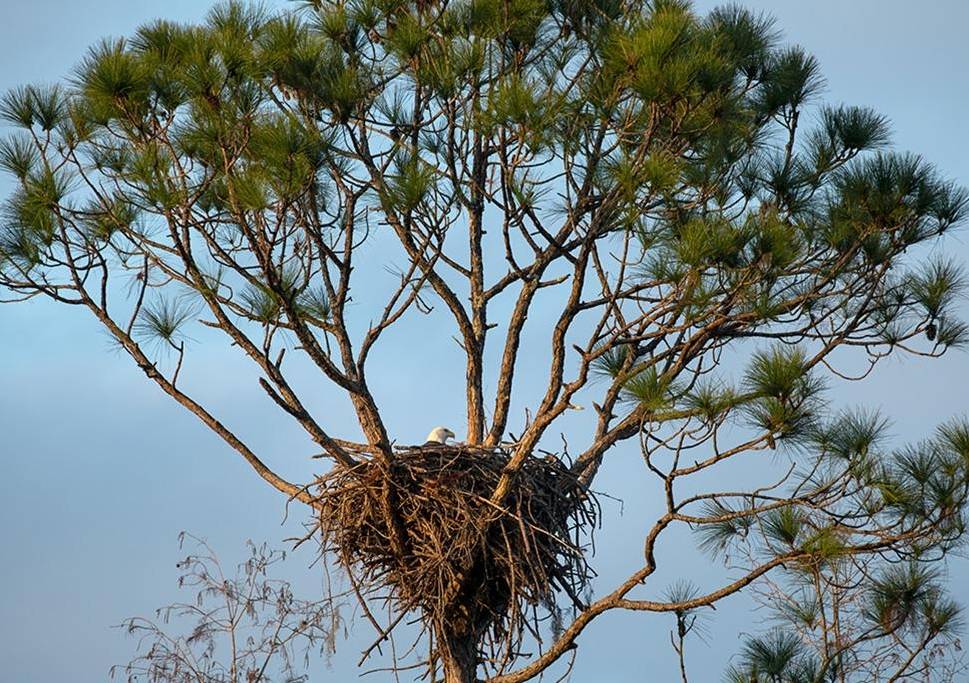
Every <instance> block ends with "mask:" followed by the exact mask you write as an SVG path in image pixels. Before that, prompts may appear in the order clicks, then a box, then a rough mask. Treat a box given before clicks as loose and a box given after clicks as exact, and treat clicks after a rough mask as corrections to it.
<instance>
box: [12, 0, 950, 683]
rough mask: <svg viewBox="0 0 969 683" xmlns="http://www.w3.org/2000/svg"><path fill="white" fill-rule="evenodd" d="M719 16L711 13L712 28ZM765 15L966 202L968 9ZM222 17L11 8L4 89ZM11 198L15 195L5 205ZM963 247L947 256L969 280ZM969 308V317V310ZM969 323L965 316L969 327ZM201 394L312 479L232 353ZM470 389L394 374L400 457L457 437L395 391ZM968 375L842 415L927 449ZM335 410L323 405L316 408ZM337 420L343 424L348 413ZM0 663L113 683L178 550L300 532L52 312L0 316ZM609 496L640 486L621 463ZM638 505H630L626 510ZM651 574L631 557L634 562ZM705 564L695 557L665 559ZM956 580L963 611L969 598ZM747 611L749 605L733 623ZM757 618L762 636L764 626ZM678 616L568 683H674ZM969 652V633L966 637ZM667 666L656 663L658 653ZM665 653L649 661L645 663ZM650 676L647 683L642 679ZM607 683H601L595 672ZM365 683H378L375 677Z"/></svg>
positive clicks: (906, 387) (386, 387)
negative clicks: (184, 536)
mask: <svg viewBox="0 0 969 683" xmlns="http://www.w3.org/2000/svg"><path fill="white" fill-rule="evenodd" d="M715 4H716V3H713V2H706V1H703V2H698V3H697V7H698V8H699V9H701V10H705V9H709V8H710V7H713V6H714V5H715ZM743 4H746V5H748V6H752V7H757V8H763V9H766V10H769V11H770V12H771V13H772V14H773V15H774V16H775V17H776V18H777V20H778V25H779V27H780V28H782V29H783V30H784V31H785V33H786V36H787V39H788V40H789V41H791V42H796V43H799V44H801V45H803V46H804V47H806V48H807V49H808V50H809V51H811V52H812V53H814V54H815V55H816V56H817V57H818V59H819V60H820V62H821V65H822V67H823V72H824V74H825V76H826V78H827V82H828V87H827V92H826V94H825V98H826V99H827V100H828V101H830V102H845V103H850V104H859V105H867V106H871V107H874V108H875V109H876V110H878V111H880V112H881V113H883V114H885V115H886V116H888V117H889V119H891V121H892V123H893V128H894V132H895V135H894V140H895V145H896V147H898V148H900V149H903V150H910V151H914V152H918V153H920V154H922V155H924V156H925V157H926V158H927V159H928V160H930V161H932V162H934V163H936V164H937V165H938V167H939V168H940V169H942V170H943V171H944V172H945V173H946V174H947V175H949V176H950V177H953V178H956V179H957V180H959V181H960V182H962V183H964V184H967V185H969V116H967V115H966V112H967V111H969V41H967V40H966V39H965V35H964V31H965V27H966V26H969V3H967V2H965V1H964V0H933V1H931V2H926V3H922V4H920V5H919V6H918V7H916V6H915V5H914V4H913V3H911V2H903V1H901V0H851V1H850V2H845V0H841V1H838V0H815V1H813V2H803V1H795V0H780V1H775V2H770V3H768V2H764V1H762V0H761V1H758V2H746V3H743ZM206 9H207V4H206V3H199V2H189V1H188V0H170V1H169V2H167V3H157V2H147V1H143V0H127V1H122V0H101V1H99V2H98V3H82V2H68V1H67V0H35V1H34V2H31V3H12V2H5V3H4V6H3V10H2V13H0V15H2V19H0V90H6V89H8V88H10V87H12V86H15V85H17V84H20V83H24V82H38V81H39V82H51V81H56V80H58V79H59V78H61V77H62V76H64V75H66V74H68V73H69V72H70V70H71V68H72V67H73V65H74V64H75V63H76V62H77V60H78V58H79V57H80V56H81V55H82V53H83V51H84V50H85V48H86V47H87V46H88V45H90V44H91V43H93V42H95V41H96V40H97V39H99V38H100V37H102V36H105V35H123V34H126V33H129V32H130V31H131V30H132V29H133V28H135V27H136V26H137V25H138V24H139V23H141V22H143V21H145V20H147V19H150V18H154V17H157V16H164V17H165V18H171V19H178V20H190V19H195V18H198V17H200V16H201V15H202V14H204V12H205V10H206ZM8 188H9V182H8V180H7V179H6V178H3V179H0V191H2V192H3V193H5V192H6V190H7V189H8ZM967 239H969V232H966V231H965V229H964V230H963V231H962V232H961V233H957V234H954V235H952V236H950V237H947V238H946V240H945V242H944V243H943V244H942V245H941V246H940V247H938V249H942V250H945V251H946V252H947V253H950V254H951V255H953V256H955V257H956V258H957V259H959V260H960V261H962V262H964V263H969V247H967ZM964 310H965V309H964ZM965 312H966V313H969V310H966V311H965ZM193 362H194V363H195V366H194V368H193V370H194V374H193V382H194V383H195V385H196V386H197V387H199V389H200V390H201V391H204V393H205V395H206V396H207V398H208V399H209V401H210V402H212V403H213V404H214V405H217V406H218V410H219V414H220V416H223V417H224V418H225V419H226V420H227V421H229V422H234V423H239V424H245V425H247V426H248V431H247V437H248V438H249V440H250V441H251V442H252V444H253V445H254V446H255V447H256V450H257V452H260V453H262V454H264V455H265V457H266V459H267V460H269V461H270V462H271V463H273V465H274V466H276V467H277V468H278V469H279V470H281V471H282V472H283V473H284V474H285V475H287V476H290V477H292V478H294V479H300V478H303V479H305V478H306V476H308V475H309V474H310V472H311V469H310V465H308V464H307V462H308V461H307V459H306V456H307V455H308V454H309V452H308V451H307V450H306V447H305V444H304V443H303V442H302V440H300V439H299V438H297V437H296V435H294V434H292V433H291V432H287V431H285V430H283V429H277V428H276V427H277V426H279V425H281V424H283V423H282V422H280V421H278V419H276V418H267V417H265V411H264V408H265V405H266V404H265V403H264V401H263V399H261V398H260V397H259V395H258V393H257V392H256V391H254V390H253V386H252V377H251V375H250V374H248V373H247V372H246V371H245V369H244V368H243V365H242V363H241V361H239V359H238V358H236V357H235V356H234V355H232V354H230V353H225V352H224V349H223V348H221V347H214V346H213V347H212V348H205V349H203V350H202V351H201V352H200V356H198V357H197V360H196V361H193ZM453 369H454V366H449V365H447V364H444V365H443V366H442V365H441V364H440V363H435V359H434V358H433V357H432V356H430V355H428V354H421V353H415V354H414V355H413V357H412V358H411V360H410V362H409V363H408V364H406V366H399V364H398V365H397V366H395V365H393V364H390V363H385V370H386V373H385V374H384V376H383V378H382V379H381V380H380V387H379V391H381V392H383V394H384V396H386V397H388V401H387V402H388V404H389V405H390V406H391V407H390V410H389V416H388V417H389V420H388V421H389V423H390V424H391V427H392V429H394V430H395V435H396V436H398V437H399V438H400V439H401V440H402V441H408V440H418V439H420V438H421V437H423V435H424V433H426V431H427V428H428V427H430V426H433V424H436V423H438V422H447V421H448V420H450V423H451V424H460V422H461V418H460V415H459V414H458V413H456V412H455V408H454V407H453V406H454V401H450V400H448V397H447V396H446V395H444V394H443V393H441V394H435V392H433V391H430V392H428V396H427V397H426V400H424V401H422V402H421V403H420V404H418V403H415V402H413V401H406V400H400V401H397V402H394V401H393V400H392V399H393V398H394V394H395V392H401V391H403V390H405V389H407V388H408V387H410V386H412V385H414V384H415V383H423V384H422V386H427V385H428V383H430V385H431V386H433V385H434V382H435V381H437V380H441V381H443V378H444V376H445V375H447V374H448V373H451V371H452V370H453ZM967 380H969V357H967V355H966V354H952V355H950V356H948V357H946V358H944V359H942V360H939V361H934V362H926V361H919V360H914V359H907V360H897V359H890V360H889V361H888V362H887V363H885V364H884V365H883V366H881V367H880V368H879V369H878V370H877V371H876V373H875V374H874V376H873V377H872V378H871V380H870V381H868V382H865V383H863V384H858V385H851V386H847V387H844V388H843V389H842V388H840V387H839V392H840V393H839V394H838V395H837V397H836V400H837V401H839V402H844V403H861V404H865V405H868V406H872V407H881V408H883V409H884V411H885V412H886V414H888V415H889V416H891V417H892V418H893V419H894V429H893V434H894V435H895V436H896V437H897V438H898V440H899V441H905V440H914V439H918V438H921V437H923V436H926V435H927V434H928V433H929V432H930V430H931V429H932V427H933V426H934V425H935V424H937V423H939V422H941V421H943V420H945V419H946V418H948V417H949V416H952V415H957V414H965V413H966V412H967V406H969V398H967V397H969V393H967V392H966V388H965V385H966V383H967ZM313 400H314V402H315V403H316V405H317V406H318V407H319V408H321V409H327V408H328V406H329V404H328V398H327V396H325V395H320V396H315V397H314V398H313ZM332 410H333V411H334V413H333V414H334V415H336V416H339V415H340V414H341V413H340V412H339V411H340V410H342V409H341V408H340V407H337V406H334V407H333V408H332ZM0 467H2V469H0V529H2V531H3V534H4V547H3V557H4V559H3V561H2V562H0V661H2V662H3V671H4V672H3V674H2V678H3V679H4V680H9V681H35V682H37V683H55V682H60V681H74V682H77V683H88V682H91V683H93V682H95V681H104V680H106V678H107V669H108V667H109V666H110V665H111V664H115V663H122V662H124V661H127V659H129V658H130V656H131V655H132V654H133V652H134V647H135V644H134V642H132V641H131V640H128V639H126V638H125V637H124V635H123V634H122V633H121V632H120V631H119V630H117V629H112V628H111V626H112V625H114V624H117V623H118V622H120V621H121V619H123V618H124V617H126V616H129V615H135V614H149V613H151V611H152V610H153V609H154V608H156V607H158V606H160V605H163V604H166V603H169V602H173V601H175V600H176V599H177V598H178V597H179V595H178V592H177V589H176V585H175V579H176V577H177V572H176V570H175V566H174V565H175V561H176V560H177V559H178V555H179V553H178V550H177V547H176V535H177V533H178V532H179V531H181V530H183V529H184V530H188V531H191V532H193V533H196V534H198V535H201V536H204V537H206V538H207V539H208V540H209V541H210V542H211V543H212V544H213V545H214V546H215V548H216V549H217V550H219V551H220V552H221V553H223V554H224V555H225V556H226V557H228V558H230V559H232V558H234V557H236V556H238V554H239V553H240V552H241V550H242V545H243V542H244V540H245V539H246V538H252V539H254V540H257V541H262V540H266V541H269V542H271V543H273V544H274V545H277V546H282V545H283V539H285V538H286V537H288V536H290V535H292V533H293V531H294V529H295V528H296V527H295V526H294V525H293V524H292V523H290V524H288V525H282V520H283V514H284V511H283V507H282V501H281V500H280V498H279V496H278V495H277V494H275V493H274V492H273V491H271V490H270V489H269V488H268V487H266V486H265V485H263V484H262V483H261V482H260V481H259V480H258V479H257V478H256V477H255V475H253V474H252V473H251V471H250V470H248V469H247V467H246V466H245V464H244V463H243V462H242V461H241V460H240V459H238V458H237V457H236V456H235V455H234V454H232V453H230V452H229V451H228V450H227V449H226V448H225V447H224V446H223V445H222V444H221V443H220V442H219V441H218V440H217V439H216V438H215V437H213V436H212V435H210V434H209V433H208V432H207V431H206V430H205V429H204V428H203V427H202V426H200V425H199V424H198V423H197V422H196V421H195V419H194V418H193V417H192V416H190V415H188V414H187V413H185V412H184V411H182V410H181V409H180V408H179V407H178V406H176V405H175V404H174V403H172V402H171V401H170V400H169V399H167V397H165V396H163V395H162V394H161V393H160V392H158V391H157V390H156V389H155V388H154V387H153V386H150V385H149V384H148V383H147V382H146V381H145V379H144V377H143V375H141V374H140V372H138V371H137V369H136V368H134V367H133V366H132V365H131V363H130V361H129V360H128V359H127V358H126V357H122V356H121V355H120V354H118V353H117V352H116V351H114V350H112V349H111V348H110V345H109V344H108V341H107V339H106V337H105V336H104V335H103V334H102V333H101V332H100V331H99V330H98V328H97V327H96V325H94V324H93V323H92V322H91V321H90V320H88V319H87V317H86V316H85V315H84V314H83V313H82V312H81V311H75V310H65V309H63V308H61V307H55V306H52V305H50V304H47V303H44V302H31V303H28V304H22V305H14V306H2V307H0ZM610 467H611V469H610V471H608V472H606V473H605V475H606V477H607V481H608V482H610V483H616V484H617V486H619V488H620V489H622V485H621V482H622V481H623V480H624V478H625V477H626V475H627V472H626V471H625V469H624V464H623V462H622V461H621V460H617V461H616V464H615V465H613V466H610ZM631 495H634V492H633V493H631ZM642 510H643V509H642V508H641V507H637V506H636V505H635V503H633V504H631V505H627V509H626V511H625V514H624V515H623V516H622V517H621V518H620V517H619V516H618V514H617V511H615V510H613V511H611V512H609V514H610V515H611V517H610V519H611V521H612V524H611V525H610V526H609V527H608V528H607V529H606V530H605V531H604V532H603V534H602V536H601V537H600V546H601V548H602V558H601V560H602V562H603V563H604V572H603V574H604V576H603V581H606V580H607V579H608V577H609V576H619V575H620V574H621V573H622V572H623V571H628V570H629V569H631V568H634V567H631V566H630V565H629V564H628V563H623V559H625V558H624V555H623V548H624V545H626V544H628V539H630V538H632V539H633V542H632V544H631V545H634V546H637V547H638V545H639V543H640V540H639V539H640V538H641V536H642V528H643V525H644V524H645V523H646V521H647V520H646V518H645V517H642V516H640V515H639V514H638V513H639V512H641V511H642ZM633 552H634V554H635V552H636V551H635V549H634V551H633ZM667 552H669V553H671V554H672V556H673V557H676V556H677V554H678V553H682V554H683V557H684V558H686V557H692V555H691V554H690V552H689V550H688V549H687V548H686V547H675V546H674V547H669V548H667ZM311 561H312V557H311V556H309V555H301V554H299V553H297V554H296V555H295V556H294V557H293V558H291V560H290V562H289V564H288V566H287V574H288V575H289V576H290V578H292V579H293V580H294V581H295V582H296V583H297V585H298V587H299V590H300V592H301V593H303V594H304V595H307V596H309V595H310V594H312V593H313V592H315V591H316V592H318V591H319V589H320V581H321V579H320V577H319V571H318V570H316V569H309V570H308V569H306V566H307V565H309V564H310V562H311ZM960 569H961V571H962V572H963V580H962V583H961V585H960V584H959V577H956V578H955V579H954V582H955V584H956V585H957V592H958V593H959V594H960V596H961V598H962V600H963V601H964V602H966V603H969V582H966V581H965V580H964V575H965V569H966V568H965V566H964V565H962V566H961V567H960ZM737 606H739V603H737ZM721 612H726V614H722V613H718V616H717V617H716V618H715V619H713V620H711V622H710V623H709V625H708V629H709V631H710V634H711V636H710V638H708V644H703V643H698V644H696V645H695V647H696V651H695V654H696V655H697V657H696V661H695V667H696V668H695V671H694V677H695V679H696V680H698V681H705V680H717V679H718V678H719V672H720V671H721V670H722V668H723V665H724V663H725V661H726V658H727V657H728V656H729V654H730V653H731V652H733V651H735V650H736V647H737V633H738V630H740V629H743V628H747V627H749V628H756V623H753V622H751V623H749V624H748V623H744V622H741V621H738V619H740V618H741V616H738V614H741V612H740V610H735V612H736V613H737V614H733V615H732V614H731V613H730V610H722V611H721ZM758 618H759V617H758ZM668 628H669V623H667V622H666V621H665V620H663V619H662V618H658V617H650V616H646V617H643V616H637V615H610V616H608V617H606V618H604V619H602V620H601V622H600V623H598V624H597V625H595V626H593V627H592V628H590V629H589V630H588V631H587V632H586V634H585V635H584V636H583V638H582V640H581V650H582V657H581V658H580V665H579V667H578V668H577V670H576V674H575V676H574V678H573V680H576V681H586V680H598V681H606V682H607V683H609V682H611V681H616V682H619V681H634V680H644V681H645V680H668V678H667V674H668V675H670V676H671V675H672V672H673V666H674V662H673V659H672V655H671V653H670V651H669V649H668V647H666V646H665V639H666V635H665V634H666V629H668ZM967 635H969V634H967ZM369 636H370V632H369V630H368V627H367V626H366V625H365V624H362V623H361V624H360V625H359V626H358V627H357V628H355V629H352V632H351V638H350V641H349V642H345V643H341V645H340V651H339V652H338V654H337V656H336V658H335V661H334V668H333V670H332V671H330V670H326V669H319V667H317V670H316V671H314V675H313V676H312V679H311V680H313V681H330V680H332V681H347V680H352V678H353V677H354V676H355V675H356V673H357V672H356V670H355V668H354V667H353V664H354V663H355V662H356V660H357V653H358V652H359V650H360V649H361V648H362V647H363V646H365V645H366V642H365V641H367V638H368V637H369ZM654 648H655V650H654ZM646 652H648V653H650V654H649V655H648V656H645V655H644V653H646ZM645 662H648V665H649V672H650V673H651V674H655V678H653V677H652V676H647V674H646V672H645V671H644V663H645ZM593 672H594V674H593ZM365 680H366V679H365Z"/></svg>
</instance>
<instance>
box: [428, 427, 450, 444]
mask: <svg viewBox="0 0 969 683" xmlns="http://www.w3.org/2000/svg"><path fill="white" fill-rule="evenodd" d="M453 438H454V432H452V431H451V430H450V429H448V428H447V427H435V428H434V429H432V430H431V433H430V434H428V435H427V442H426V443H425V444H424V445H425V446H434V445H435V444H440V445H443V444H446V443H447V440H448V439H453Z"/></svg>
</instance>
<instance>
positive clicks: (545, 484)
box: [318, 445, 597, 658]
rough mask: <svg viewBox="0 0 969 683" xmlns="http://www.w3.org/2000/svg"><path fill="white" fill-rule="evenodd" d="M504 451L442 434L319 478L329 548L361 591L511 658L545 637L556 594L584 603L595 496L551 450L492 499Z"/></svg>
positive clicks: (325, 540) (322, 523)
mask: <svg viewBox="0 0 969 683" xmlns="http://www.w3.org/2000/svg"><path fill="white" fill-rule="evenodd" d="M509 459H510V456H509V453H508V452H506V451H505V450H503V449H481V448H471V447H468V446H463V445H457V446H443V445H440V446H426V447H419V448H409V449H403V450H400V451H398V452H397V453H396V457H395V458H394V460H393V462H392V463H387V462H386V461H384V460H382V459H377V458H373V459H368V460H366V461H364V462H362V463H360V464H358V465H356V466H353V467H350V468H337V469H336V470H335V471H333V472H331V473H330V474H328V475H327V476H325V477H324V478H322V479H321V480H319V482H318V496H319V498H318V507H319V526H320V530H321V532H322V537H323V544H324V548H325V549H327V550H328V551H332V552H334V553H335V554H336V556H337V557H338V558H339V559H340V562H341V564H343V566H344V568H345V569H346V570H347V572H348V573H349V575H350V577H351V580H352V581H353V583H354V585H355V587H356V588H357V590H358V591H359V592H360V594H361V597H369V598H374V597H380V598H382V599H389V600H391V601H392V602H393V604H394V607H395V608H396V610H397V611H398V613H399V614H402V613H404V612H408V611H411V610H415V609H416V610H420V611H421V612H422V616H423V617H424V618H423V621H424V623H425V624H428V625H430V626H431V628H432V629H433V630H435V631H437V632H438V633H437V635H438V637H442V634H451V635H454V634H459V635H460V636H462V637H465V636H467V637H474V638H476V639H477V640H478V641H479V642H482V643H483V644H487V643H490V646H491V647H490V648H489V649H492V650H493V651H496V650H501V651H504V653H506V656H508V655H509V654H510V656H511V657H512V658H513V657H514V652H515V650H516V649H517V646H518V644H519V643H520V641H521V638H522V636H523V635H524V633H525V632H526V631H528V632H531V633H532V634H533V635H535V636H538V635H539V621H541V619H542V618H547V617H548V611H549V610H551V611H552V613H553V617H554V615H555V610H556V608H555V607H554V605H555V604H556V601H555V596H556V594H558V593H564V594H565V598H566V599H567V600H568V601H569V603H570V604H575V605H578V604H579V600H580V597H579V596H581V595H582V594H583V593H584V592H585V589H586V588H587V585H588V582H589V579H590V573H591V572H590V569H589V567H588V565H587V563H586V559H585V554H584V552H583V544H584V543H585V541H586V540H587V538H588V535H587V534H588V532H589V531H590V530H591V529H592V527H593V526H594V522H595V518H596V512H597V507H596V504H595V501H594V499H593V498H592V497H591V496H590V495H589V492H588V491H587V490H586V489H585V487H584V486H583V485H582V484H581V482H580V481H579V480H578V479H577V478H576V476H575V475H574V474H573V473H572V472H570V470H569V468H568V466H567V465H566V464H565V463H563V462H562V461H561V460H559V459H558V458H556V457H552V456H549V457H546V458H539V457H530V458H528V459H527V460H526V461H525V463H524V465H523V467H522V468H521V469H520V470H519V471H518V472H517V474H516V476H515V478H514V480H513V485H512V487H511V489H510V493H509V495H508V496H507V497H506V499H505V500H504V501H503V503H502V505H500V506H499V505H496V504H495V503H493V502H492V498H493V495H494V492H495V489H496V487H497V485H498V482H499V480H500V479H501V477H502V474H503V472H504V471H505V469H506V467H507V466H508V463H509ZM542 607H544V608H546V609H545V610H541V613H542V614H543V615H544V616H543V617H539V616H538V615H539V612H540V610H539V608H542Z"/></svg>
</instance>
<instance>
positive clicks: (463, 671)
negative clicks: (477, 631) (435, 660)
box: [440, 636, 478, 683]
mask: <svg viewBox="0 0 969 683" xmlns="http://www.w3.org/2000/svg"><path fill="white" fill-rule="evenodd" d="M440 653H441V661H442V663H443V664H444V683H475V681H477V680H478V679H477V672H478V644H477V641H476V640H475V639H474V638H473V637H472V638H469V637H467V636H465V637H460V636H451V637H447V638H444V639H443V640H442V642H441V649H440Z"/></svg>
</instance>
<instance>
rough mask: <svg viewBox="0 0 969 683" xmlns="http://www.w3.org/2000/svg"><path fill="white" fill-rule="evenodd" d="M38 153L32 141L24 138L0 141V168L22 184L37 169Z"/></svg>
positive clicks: (15, 137) (18, 137) (17, 137)
mask: <svg viewBox="0 0 969 683" xmlns="http://www.w3.org/2000/svg"><path fill="white" fill-rule="evenodd" d="M39 162H40V153H39V152H38V151H37V148H36V147H35V146H34V144H33V141H31V140H30V139H29V138H26V137H24V136H19V135H18V136H11V137H9V138H4V139H3V140H0V168H2V169H3V170H5V171H7V172H8V173H11V174H13V175H14V176H16V178H17V179H18V180H20V181H21V182H24V181H25V180H26V179H27V176H29V175H31V173H32V172H33V171H34V170H35V169H36V168H37V164H38V163H39Z"/></svg>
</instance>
